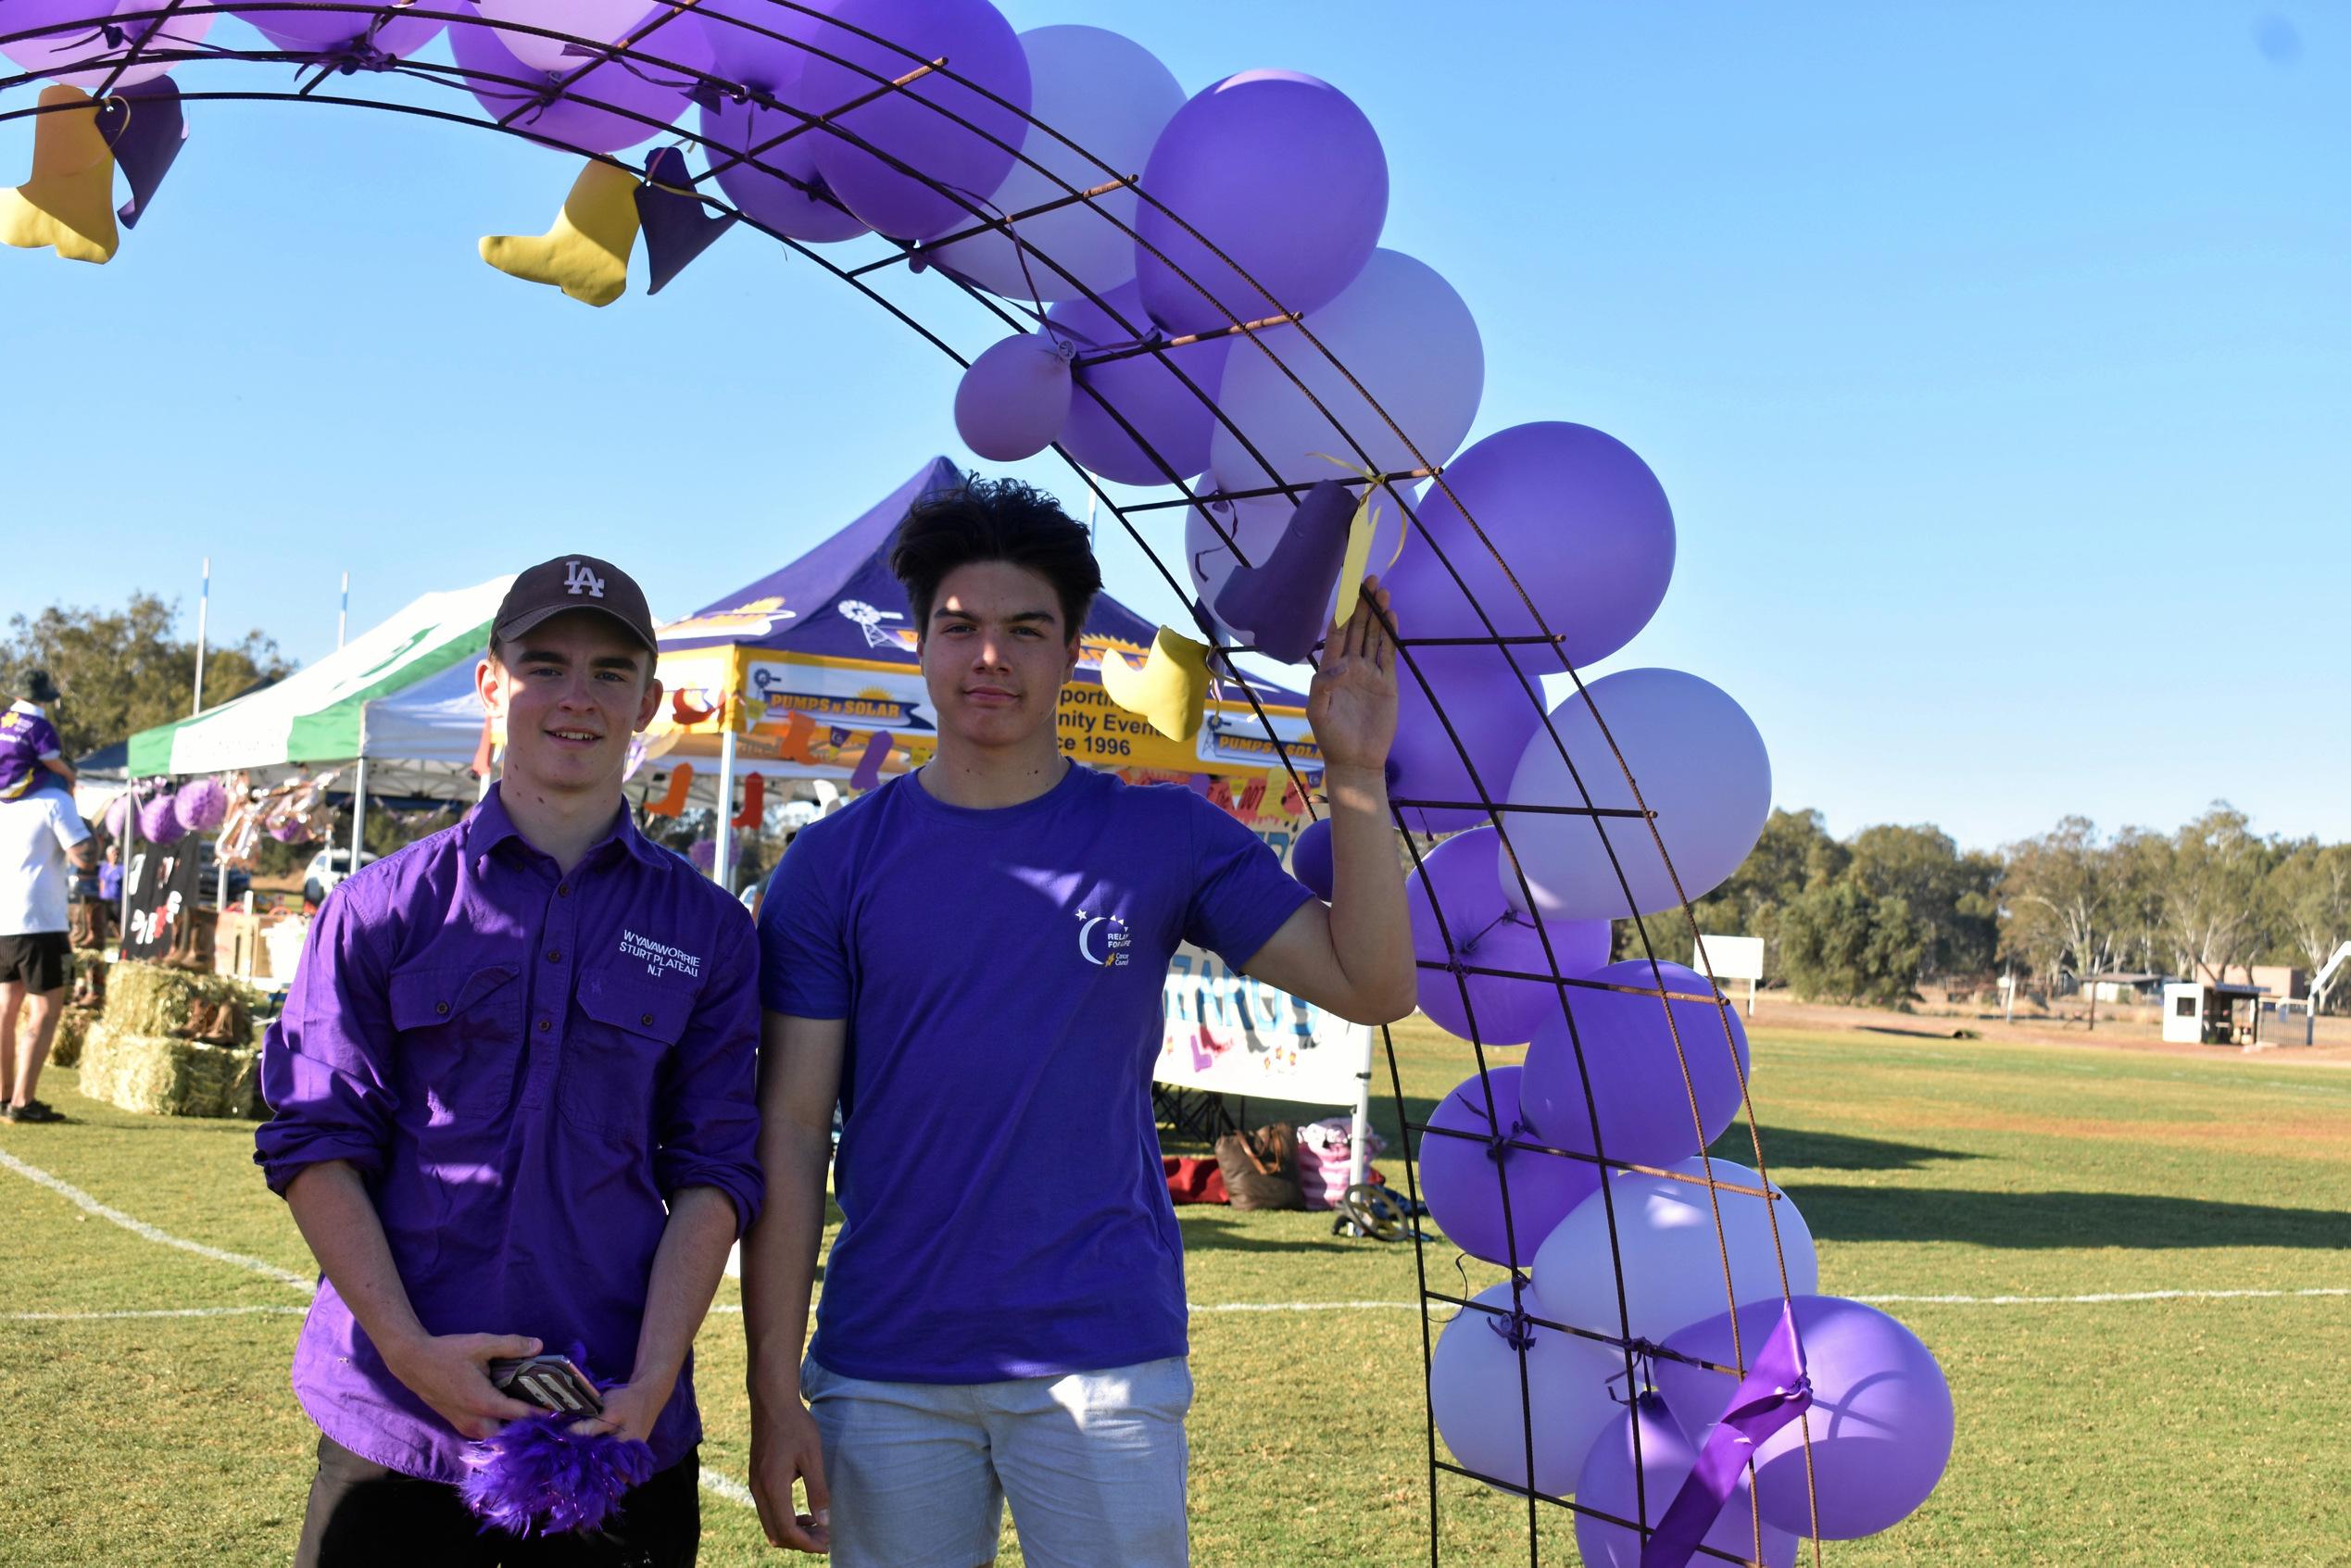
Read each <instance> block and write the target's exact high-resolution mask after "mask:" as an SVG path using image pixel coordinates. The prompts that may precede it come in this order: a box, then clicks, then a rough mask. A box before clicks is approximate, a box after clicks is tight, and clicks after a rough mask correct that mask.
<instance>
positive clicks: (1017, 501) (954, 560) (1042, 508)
mask: <svg viewBox="0 0 2351 1568" xmlns="http://www.w3.org/2000/svg"><path fill="white" fill-rule="evenodd" d="M981 560H1000V561H1009V562H1011V563H1012V565H1014V566H1020V567H1026V568H1027V569H1028V570H1029V571H1034V572H1036V573H1037V575H1038V576H1040V577H1042V578H1044V579H1045V581H1047V582H1048V583H1051V584H1052V585H1053V595H1054V596H1055V597H1056V598H1058V599H1059V600H1060V601H1061V607H1062V632H1063V633H1064V635H1066V636H1068V637H1071V638H1075V636H1076V635H1077V634H1078V633H1079V632H1081V631H1083V630H1084V629H1085V626H1086V614H1087V611H1088V610H1089V609H1091V608H1093V605H1094V596H1096V595H1097V594H1100V592H1101V591H1102V569H1101V566H1100V564H1099V563H1098V562H1097V561H1096V560H1095V559H1094V544H1093V541H1092V540H1090V539H1088V538H1087V535H1086V530H1085V528H1084V526H1083V525H1081V524H1080V523H1079V522H1078V521H1077V520H1076V519H1075V518H1073V517H1071V516H1070V515H1069V514H1068V513H1067V512H1065V511H1063V510H1062V506H1061V503H1060V502H1059V501H1056V500H1054V499H1053V497H1052V496H1050V495H1047V494H1046V493H1045V492H1044V491H1042V490H1039V489H1037V487H1036V486H1035V485H1033V484H1024V483H1021V482H1020V481H1019V480H1017V479H970V480H966V481H964V483H962V484H961V485H959V486H957V487H956V488H955V489H952V490H945V491H940V492H938V493H937V494H936V495H925V496H924V497H923V498H922V499H921V500H919V501H917V502H915V503H914V505H913V506H912V507H911V508H908V509H907V513H906V521H904V522H901V523H899V525H898V534H897V537H896V538H895V539H894V540H893V541H892V543H891V545H890V572H891V575H893V576H895V577H896V578H897V579H898V580H899V583H900V584H902V585H903V586H904V587H905V589H906V599H907V604H908V606H909V607H910V608H911V609H912V610H913V612H914V631H915V634H916V635H917V636H927V635H928V634H929V633H930V624H931V606H932V605H933V604H934V603H935V602H936V601H937V598H938V585H939V584H940V583H943V582H945V581H946V580H947V574H948V573H949V572H950V571H954V570H955V569H956V568H957V567H959V566H968V565H970V564H971V563H972V562H974V561H981Z"/></svg>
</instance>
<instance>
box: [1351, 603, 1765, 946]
mask: <svg viewBox="0 0 2351 1568" xmlns="http://www.w3.org/2000/svg"><path fill="white" fill-rule="evenodd" d="M1397 618H1398V620H1399V621H1402V624H1404V625H1407V626H1410V625H1414V621H1411V620H1410V619H1409V612H1407V611H1405V610H1404V609H1402V608H1401V607H1400V608H1398V610H1397ZM1586 694H1588V695H1589V697H1590V701H1589V702H1587V701H1586ZM1586 694H1577V693H1570V694H1569V696H1567V698H1566V700H1565V701H1564V702H1562V703H1561V704H1560V705H1559V706H1558V707H1557V708H1554V709H1552V713H1551V729H1550V730H1549V731H1542V730H1538V731H1537V732H1536V733H1535V735H1534V738H1532V739H1531V740H1529V741H1528V743H1527V750H1526V752H1525V754H1524V755H1523V756H1521V757H1520V759H1519V762H1518V768H1517V771H1515V772H1514V773H1513V774H1512V775H1511V780H1510V790H1509V798H1510V800H1511V801H1512V802H1513V803H1514V804H1517V805H1541V806H1575V807H1581V806H1584V805H1586V804H1588V803H1589V804H1590V805H1593V806H1599V807H1603V808H1617V809H1630V808H1632V807H1633V806H1634V805H1635V804H1636V802H1635V799H1634V797H1633V791H1632V786H1631V785H1629V784H1627V783H1626V782H1625V770H1626V769H1627V768H1629V769H1630V770H1631V771H1632V776H1633V778H1634V779H1635V780H1637V781H1639V783H1640V785H1641V797H1640V801H1639V804H1641V805H1645V806H1646V807H1647V808H1648V809H1650V810H1652V811H1654V812H1655V813H1656V814H1657V818H1656V834H1655V835H1654V836H1653V835H1652V834H1651V833H1650V824H1649V823H1648V822H1645V821H1643V820H1641V818H1638V817H1577V816H1554V815H1550V814H1547V813H1542V812H1520V813H1517V816H1518V818H1519V821H1518V822H1514V823H1513V824H1512V826H1511V830H1510V836H1511V843H1512V844H1513V845H1514V846H1515V847H1516V848H1517V850H1518V862H1519V864H1520V865H1521V866H1522V867H1523V868H1525V870H1526V873H1527V880H1528V884H1530V885H1531V887H1532V888H1533V890H1534V911H1535V912H1537V913H1540V915H1541V916H1542V917H1543V918H1544V919H1546V920H1550V919H1555V918H1559V917H1563V916H1564V917H1566V918H1569V919H1575V920H1618V919H1622V918H1624V917H1626V916H1628V915H1632V914H1635V913H1640V914H1651V913H1653V912H1655V911H1656V910H1659V909H1673V908H1675V907H1677V906H1678V905H1679V904H1680V903H1681V901H1682V899H1683V898H1684V897H1689V898H1690V899H1691V900H1693V901H1694V900H1696V899H1699V898H1703V897H1705V896H1706V895H1707V894H1709V893H1711V892H1713V891H1714V890H1715V889H1716V887H1719V886H1720V885H1721V884H1723V883H1724V881H1726V880H1727V879H1728V878H1729V875H1730V873H1731V872H1735V871H1737V870H1738V869H1739V865H1740V862H1741V861H1742V860H1744V859H1746V858H1747V852H1748V851H1749V850H1751V849H1753V848H1754V847H1755V840H1756V839H1758V838H1760V837H1762V836H1763V828H1764V820H1765V819H1766V817H1768V816H1769V815H1770V814H1771V758H1770V755H1769V754H1768V753H1767V752H1766V751H1765V750H1764V743H1763V736H1762V735H1760V734H1757V733H1756V731H1755V725H1754V721H1753V720H1751V719H1749V718H1748V717H1747V715H1746V714H1745V712H1743V711H1742V710H1741V709H1740V707H1739V705H1738V704H1737V703H1735V702H1733V701H1731V700H1730V698H1729V696H1726V695H1724V693H1723V692H1722V691H1721V689H1720V688H1718V687H1716V686H1714V685H1711V684H1708V683H1706V682H1704V681H1702V680H1700V679H1699V678H1698V677H1697V676H1695V675H1688V674H1684V673H1683V672H1682V671H1678V670H1619V671H1616V673H1615V674H1613V675H1603V676H1602V677H1601V678H1600V679H1599V680H1597V681H1594V682H1592V683H1591V684H1590V685H1589V686H1588V687H1587V688H1586ZM1593 709H1598V710H1599V714H1600V719H1601V720H1605V721H1606V722H1607V733H1606V734H1603V733H1602V731H1601V725H1600V722H1599V721H1596V720H1595V719H1594V718H1593V717H1592V711H1593ZM1553 734H1557V736H1558V739H1557V741H1556V742H1554V741H1553V738H1552V737H1553ZM1612 742H1613V749H1612V744H1611V743H1612ZM1562 746H1564V747H1565V750H1566V755H1567V757H1568V758H1569V759H1573V761H1574V762H1575V765H1576V772H1575V773H1572V774H1571V773H1570V772H1569V771H1568V767H1567V763H1566V762H1565V761H1563V760H1562V759H1561V757H1560V749H1561V747H1562ZM1619 755H1621V756H1622V758H1623V759H1624V760H1623V762H1622V764H1621V765H1620V764H1619V763H1618V761H1617V757H1618V756H1619ZM1578 774H1580V776H1581V784H1580V787H1579V786H1578V777H1577V775H1578ZM1587 794H1589V797H1590V798H1589V802H1587V799H1586V797H1587ZM1603 836H1604V837H1605V840H1606V843H1605V844H1604V845H1603ZM1660 839H1662V840H1663V841H1664V843H1665V847H1666V855H1668V856H1670V857H1671V858H1672V862H1673V863H1672V870H1671V871H1670V872H1668V871H1667V869H1666V861H1665V859H1661V858H1660V857H1659V855H1658V853H1657V844H1658V840H1660ZM1611 847H1613V848H1614V850H1615V852H1616V853H1615V859H1614V860H1613V861H1612V860H1611V859H1610V856H1609V849H1610V848H1611ZM1620 869H1621V871H1622V873H1623V874H1622V880H1621V881H1620V880H1619V878H1618V872H1619V870H1620ZM1503 886H1504V888H1505V890H1506V891H1507V892H1508V893H1509V895H1510V897H1511V902H1512V904H1513V906H1514V907H1515V906H1517V905H1518V904H1519V903H1521V902H1522V901H1523V896H1522V895H1521V893H1520V891H1519V889H1518V887H1517V885H1516V884H1515V883H1513V882H1511V881H1509V880H1508V879H1507V877H1505V880H1504V883H1503ZM1628 889H1629V890H1630V897H1627V891H1628Z"/></svg>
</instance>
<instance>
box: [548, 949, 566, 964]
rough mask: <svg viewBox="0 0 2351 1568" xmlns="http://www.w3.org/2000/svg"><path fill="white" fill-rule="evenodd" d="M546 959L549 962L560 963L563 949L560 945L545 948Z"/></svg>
mask: <svg viewBox="0 0 2351 1568" xmlns="http://www.w3.org/2000/svg"><path fill="white" fill-rule="evenodd" d="M562 961H563V949H562V948H560V947H549V948H548V949H547V962H549V963H561V962H562Z"/></svg>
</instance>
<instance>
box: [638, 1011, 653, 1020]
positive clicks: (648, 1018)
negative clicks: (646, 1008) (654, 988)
mask: <svg viewBox="0 0 2351 1568" xmlns="http://www.w3.org/2000/svg"><path fill="white" fill-rule="evenodd" d="M637 1022H640V1023H651V1022H653V1015H652V1014H651V1013H649V1012H648V1013H647V1014H646V1015H645V1016H644V1017H643V1018H641V1019H639V1020H637Z"/></svg>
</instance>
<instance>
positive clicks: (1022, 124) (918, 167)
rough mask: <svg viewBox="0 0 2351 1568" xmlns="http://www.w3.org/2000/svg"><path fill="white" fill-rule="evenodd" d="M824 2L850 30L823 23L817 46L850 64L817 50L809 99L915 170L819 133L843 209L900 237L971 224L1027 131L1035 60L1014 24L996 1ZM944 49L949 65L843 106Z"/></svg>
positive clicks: (804, 82)
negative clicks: (976, 208) (974, 210)
mask: <svg viewBox="0 0 2351 1568" xmlns="http://www.w3.org/2000/svg"><path fill="white" fill-rule="evenodd" d="M822 7H823V9H824V10H825V11H826V12H827V13H828V14H829V15H830V16H831V17H832V18H834V19H836V20H837V21H839V22H841V23H844V24H847V26H846V27H834V28H827V29H824V30H823V31H822V32H821V33H820V34H819V35H818V37H817V40H816V42H817V44H818V45H819V46H820V47H821V48H823V49H824V50H827V51H829V52H830V53H831V54H832V55H833V56H836V57H837V59H838V60H839V61H841V62H843V63H838V64H836V63H835V61H834V60H831V59H826V58H823V57H822V56H817V55H811V56H809V60H808V65H807V68H806V69H805V70H804V71H803V72H802V74H801V77H800V82H799V101H800V102H801V104H802V105H803V106H804V107H809V108H811V109H812V110H814V111H815V112H817V113H820V114H831V116H832V123H833V124H835V125H837V126H839V127H840V128H841V129H842V130H844V131H847V132H853V133H854V134H855V135H857V136H858V137H860V138H861V139H862V140H863V141H864V142H866V143H867V144H871V145H872V146H873V147H874V148H875V149H877V151H878V152H880V153H882V154H885V155H886V156H887V157H888V158H890V159H893V160H896V162H897V163H899V164H903V165H905V166H906V167H908V168H910V169H913V170H914V171H915V172H914V173H913V174H911V175H909V174H901V173H899V171H898V169H897V168H896V167H894V166H893V164H892V163H890V162H886V161H884V159H883V158H882V157H876V156H875V155H874V153H870V152H867V151H866V150H865V149H864V148H863V147H861V146H858V145H856V144H853V143H851V142H849V141H847V140H845V139H844V138H842V137H840V136H836V135H832V134H829V133H824V132H820V133H818V138H817V147H816V167H817V169H819V170H820V171H821V172H822V173H823V176H824V180H825V183H827V184H828V185H830V186H831V187H832V188H833V190H834V192H835V193H836V194H837V195H839V197H840V198H841V202H842V205H843V206H845V207H848V208H849V210H850V211H851V212H854V213H856V214H857V216H858V217H859V218H861V219H862V220H864V221H865V222H867V223H869V224H871V225H872V226H873V227H874V228H875V229H878V230H880V231H881V232H883V233H885V234H887V235H889V236H890V237H891V238H892V239H899V240H927V239H930V238H931V237H933V236H934V235H937V234H943V233H946V232H948V231H949V230H951V229H961V228H966V227H968V226H970V225H971V224H972V223H973V222H974V221H975V220H974V218H973V216H972V207H973V206H976V205H977V198H978V197H980V196H981V195H983V194H986V193H987V192H989V191H992V190H994V189H996V187H997V186H999V185H1000V184H1001V183H1003V181H1004V176H1005V175H1006V173H1008V172H1009V171H1010V170H1011V169H1012V158H1013V149H1014V148H1016V147H1018V146H1019V145H1020V144H1021V141H1022V139H1023V137H1024V136H1025V134H1026V133H1027V130H1028V127H1027V122H1026V121H1025V119H1023V118H1022V116H1023V115H1024V114H1025V112H1026V111H1027V109H1028V104H1029V78H1028V57H1027V56H1025V55H1024V54H1022V53H1021V41H1020V38H1019V37H1018V35H1016V34H1015V33H1014V32H1013V31H1012V24H1011V23H1010V22H1008V21H1006V20H1005V19H1003V17H1002V16H1000V15H999V14H998V12H997V9H996V7H995V6H991V5H989V4H987V0H822ZM849 27H854V28H857V29H861V30H862V31H864V32H868V33H872V34H874V35H875V37H877V38H880V39H883V40H886V42H884V43H876V42H874V39H872V38H866V37H861V36H860V35H859V33H858V32H854V31H848V28H849ZM942 56H943V57H945V59H946V60H947V62H948V63H947V67H946V69H945V70H944V71H935V72H933V73H931V74H930V75H928V76H924V77H923V78H921V79H920V80H918V81H916V82H912V83H911V84H910V85H908V86H907V87H905V88H903V89H901V90H900V91H898V92H894V93H885V94H882V95H881V96H880V97H878V98H875V99H874V101H872V102H871V103H865V104H861V105H859V106H858V107H855V108H853V109H846V110H845V106H847V105H848V104H849V102H850V101H851V100H852V99H855V98H858V97H861V96H863V95H865V94H870V93H872V92H873V91H874V89H875V88H876V87H879V86H881V85H882V84H883V83H885V82H891V81H894V80H896V79H897V78H899V77H901V76H904V75H906V74H907V73H908V72H909V71H911V70H914V69H918V68H919V67H920V66H921V65H922V64H923V63H924V62H926V61H929V60H933V59H937V58H940V57H942ZM964 82H972V83H974V85H975V87H977V88H981V89H985V90H986V92H985V93H983V92H980V91H975V90H974V87H973V86H965V85H963V83H964ZM989 94H993V96H992V97H991V96H989ZM998 99H1001V100H1002V102H1001V103H999V102H998V101H997V100H998ZM1007 105H1009V106H1010V107H1006V106H1007ZM844 110H845V112H843V111H844ZM942 110H944V111H946V112H945V113H942V112H941V111H942ZM949 115H952V116H953V117H954V118H952V119H950V118H949ZM958 121H961V122H962V123H958ZM967 127H970V129H967ZM942 187H943V188H944V189H942ZM947 191H953V192H958V193H962V194H963V195H964V197H965V199H964V200H962V201H959V200H957V199H956V197H955V196H953V195H950V194H945V193H946V192H947ZM967 204H968V205H967Z"/></svg>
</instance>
